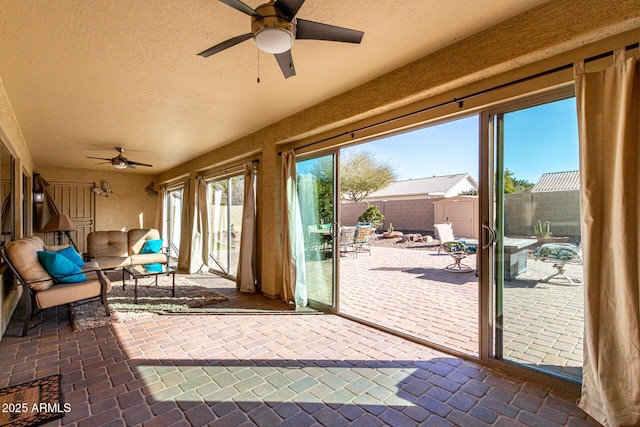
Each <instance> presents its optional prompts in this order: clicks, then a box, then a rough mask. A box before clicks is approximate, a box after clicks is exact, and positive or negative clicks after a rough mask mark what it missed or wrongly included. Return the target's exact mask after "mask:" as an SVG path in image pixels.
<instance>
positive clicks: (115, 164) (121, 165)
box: [112, 160, 127, 169]
mask: <svg viewBox="0 0 640 427" xmlns="http://www.w3.org/2000/svg"><path fill="white" fill-rule="evenodd" d="M112 164H113V167H114V168H116V169H126V168H127V162H125V161H122V160H121V161H119V162H113V163H112Z"/></svg>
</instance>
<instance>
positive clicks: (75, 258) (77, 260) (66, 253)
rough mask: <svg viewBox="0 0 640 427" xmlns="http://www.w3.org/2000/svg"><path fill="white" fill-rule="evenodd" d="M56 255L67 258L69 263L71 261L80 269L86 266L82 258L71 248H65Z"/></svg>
mask: <svg viewBox="0 0 640 427" xmlns="http://www.w3.org/2000/svg"><path fill="white" fill-rule="evenodd" d="M55 253H57V254H60V255H62V256H63V257H65V258H66V259H68V260H69V261H71V262H72V263H74V264H75V265H77V266H78V267H84V266H85V263H84V261H83V260H82V257H81V256H80V255H79V254H78V252H76V250H75V249H74V248H72V247H71V246H69V247H66V248H64V249H62V250H59V251H56V252H55Z"/></svg>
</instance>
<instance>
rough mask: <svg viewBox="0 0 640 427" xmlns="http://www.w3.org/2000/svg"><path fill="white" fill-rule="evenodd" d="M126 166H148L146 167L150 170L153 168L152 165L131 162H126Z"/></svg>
mask: <svg viewBox="0 0 640 427" xmlns="http://www.w3.org/2000/svg"><path fill="white" fill-rule="evenodd" d="M127 164H128V165H129V166H130V165H136V166H148V167H150V168H152V167H153V165H150V164H148V163H140V162H132V161H131V160H128V161H127Z"/></svg>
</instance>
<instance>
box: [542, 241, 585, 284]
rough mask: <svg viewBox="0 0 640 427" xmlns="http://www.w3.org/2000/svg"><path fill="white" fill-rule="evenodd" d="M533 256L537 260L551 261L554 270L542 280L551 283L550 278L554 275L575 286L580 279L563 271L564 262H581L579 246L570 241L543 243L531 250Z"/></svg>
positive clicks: (579, 282) (580, 281)
mask: <svg viewBox="0 0 640 427" xmlns="http://www.w3.org/2000/svg"><path fill="white" fill-rule="evenodd" d="M533 256H534V258H535V259H536V260H537V261H542V262H548V263H552V264H553V267H554V268H555V269H556V272H555V273H554V274H552V275H550V276H549V277H547V278H545V279H543V280H542V281H543V282H547V283H551V282H550V280H551V279H553V278H554V277H556V276H560V277H558V279H560V278H563V279H565V280H566V281H567V284H568V285H570V286H577V285H579V284H581V283H582V280H580V279H578V278H577V277H571V276H569V275H568V274H567V273H566V271H565V264H582V251H581V249H580V247H579V246H576V245H574V244H571V243H545V244H544V245H542V246H539V247H537V248H536V249H535V250H534V251H533Z"/></svg>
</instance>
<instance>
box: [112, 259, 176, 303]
mask: <svg viewBox="0 0 640 427" xmlns="http://www.w3.org/2000/svg"><path fill="white" fill-rule="evenodd" d="M151 265H153V267H150V266H145V265H129V266H126V267H124V270H125V271H126V272H127V273H129V274H130V275H131V276H132V277H133V279H134V285H133V286H134V288H133V296H134V298H133V299H134V302H135V303H136V304H137V303H138V279H142V278H145V277H151V276H155V278H156V286H158V276H163V275H167V276H169V275H171V296H172V297H175V296H176V269H175V268H173V267H169V266H168V265H166V264H151ZM122 287H123V288H124V282H123V284H122Z"/></svg>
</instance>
